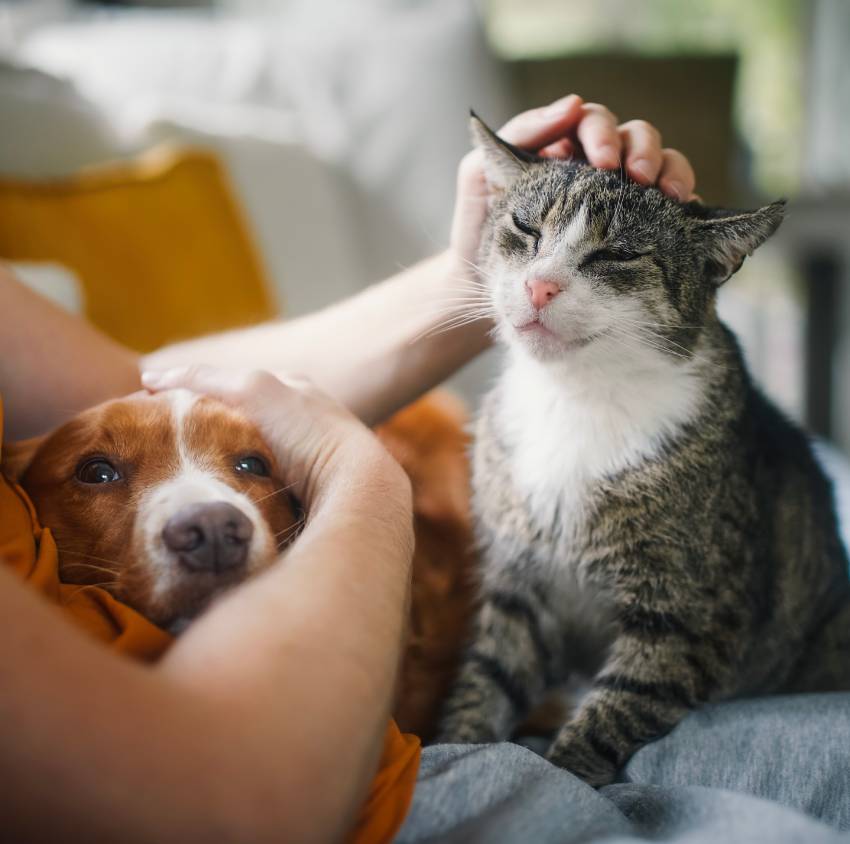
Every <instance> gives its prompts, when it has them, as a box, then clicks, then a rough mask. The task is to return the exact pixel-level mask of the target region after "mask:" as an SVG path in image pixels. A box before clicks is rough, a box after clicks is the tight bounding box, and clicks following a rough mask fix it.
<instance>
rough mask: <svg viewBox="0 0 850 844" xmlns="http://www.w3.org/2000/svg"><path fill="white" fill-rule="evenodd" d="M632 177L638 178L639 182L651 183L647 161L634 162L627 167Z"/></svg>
mask: <svg viewBox="0 0 850 844" xmlns="http://www.w3.org/2000/svg"><path fill="white" fill-rule="evenodd" d="M629 169H630V170H631V171H632V174H633V175H636V176H638V177H639V179H640V181H642V182H645V183H646V184H649V183H650V182H651V181H652V167H651V165H650V163H649V162H648V161H644V160H640V161H634V162H632V163H631V164H630V165H629Z"/></svg>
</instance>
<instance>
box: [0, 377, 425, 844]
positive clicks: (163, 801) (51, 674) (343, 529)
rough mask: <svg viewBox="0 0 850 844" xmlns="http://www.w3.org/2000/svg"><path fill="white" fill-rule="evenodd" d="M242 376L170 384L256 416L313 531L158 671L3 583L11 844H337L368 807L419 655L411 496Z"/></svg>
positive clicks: (344, 441)
mask: <svg viewBox="0 0 850 844" xmlns="http://www.w3.org/2000/svg"><path fill="white" fill-rule="evenodd" d="M240 378H241V376H236V375H227V376H224V377H219V376H218V374H216V373H211V372H208V371H204V372H201V373H200V374H199V373H197V372H195V373H188V374H184V375H182V376H179V377H178V378H177V379H176V380H175V379H173V378H172V380H171V382H170V383H165V382H162V381H160V382H159V386H177V385H178V384H179V385H182V386H189V387H195V388H198V389H202V390H206V391H211V392H214V393H215V394H216V395H218V396H219V397H220V398H222V399H224V400H226V401H232V402H235V403H237V404H239V406H240V407H243V408H244V409H245V410H246V412H248V413H250V414H251V415H252V416H253V417H254V418H255V421H257V423H258V424H259V425H260V427H261V428H262V429H263V432H264V434H265V435H266V437H267V439H268V440H269V442H270V443H277V444H278V445H277V446H274V445H273V447H277V448H281V447H283V448H284V449H285V455H286V459H287V462H290V463H291V464H292V465H294V466H298V467H300V469H301V470H302V471H303V472H304V473H305V474H304V475H303V476H302V485H301V489H300V490H299V492H300V493H301V494H302V495H303V496H304V497H305V499H306V500H307V501H308V502H309V510H310V513H311V516H310V520H309V523H308V527H307V528H306V529H305V531H304V533H303V534H302V536H301V537H300V538H299V540H298V541H297V542H296V544H295V545H294V546H293V548H292V549H291V551H290V552H289V553H288V554H287V555H286V557H285V558H284V559H283V561H282V562H281V563H279V564H278V565H276V566H274V567H272V568H271V569H270V570H268V571H267V572H265V573H264V574H263V575H261V576H259V577H258V578H256V579H255V580H253V581H251V582H249V583H248V584H246V585H244V586H243V587H240V588H238V589H236V590H234V591H233V592H231V593H230V594H229V595H228V596H226V597H225V598H224V599H223V600H221V601H220V602H219V603H218V604H217V605H215V606H214V607H213V608H212V609H211V610H210V611H209V613H208V614H206V615H205V616H204V617H202V618H201V619H200V620H199V621H198V622H197V623H196V624H195V625H193V626H192V627H190V628H189V630H188V631H187V632H186V633H185V634H184V635H183V636H182V637H181V638H180V639H179V640H178V641H177V642H176V644H175V645H174V646H173V648H172V649H171V651H170V652H169V653H168V654H167V655H166V656H165V658H164V659H163V660H162V661H161V662H160V663H159V664H158V665H157V666H156V667H153V668H144V667H141V666H139V665H136V664H133V663H131V662H129V661H127V660H126V659H124V658H122V657H119V656H116V655H114V654H112V653H110V652H109V651H107V650H106V649H104V648H103V647H102V646H99V645H97V644H95V643H93V642H90V641H89V640H88V639H86V638H84V637H83V636H82V634H77V633H76V632H75V631H73V630H71V629H69V628H68V626H67V622H65V621H64V620H63V619H62V618H61V616H60V615H59V613H58V612H57V611H56V610H55V609H52V608H50V607H48V606H47V605H46V604H44V603H43V602H42V601H41V600H40V599H38V598H37V597H36V596H35V595H34V594H32V593H31V592H30V590H28V589H27V588H26V586H24V585H22V584H20V583H19V582H17V581H16V580H15V579H14V578H13V577H12V576H11V574H9V573H8V572H7V571H6V570H5V569H3V568H2V567H0V619H2V635H0V674H2V676H3V677H4V678H5V680H4V684H3V695H2V696H0V723H2V724H3V730H0V780H2V782H3V784H4V785H3V793H2V796H0V821H2V824H3V829H4V831H5V834H6V835H7V836H8V837H9V839H10V840H64V839H66V838H67V837H68V830H73V835H72V837H74V838H75V840H76V839H79V840H86V841H107V842H112V841H123V842H134V841H139V842H149V841H157V842H171V841H174V842H180V844H191V842H195V841H197V842H203V843H204V844H212V842H218V841H252V842H263V841H275V842H278V841H298V842H311V841H316V842H325V841H331V840H337V839H339V838H341V837H342V836H343V835H344V833H345V831H346V829H348V828H349V827H350V825H351V823H352V821H353V819H354V817H355V814H356V812H357V810H358V808H359V806H360V805H361V804H362V801H363V798H364V796H365V793H366V791H367V789H368V787H369V784H370V781H371V778H372V776H373V773H374V769H375V766H376V760H377V758H378V754H379V752H380V749H381V746H382V738H383V733H384V730H385V728H386V724H387V718H388V715H389V709H390V702H391V696H392V692H393V686H394V680H395V675H396V668H397V665H398V659H399V652H400V647H401V640H402V627H403V615H404V612H405V609H406V602H407V594H408V586H409V576H410V557H411V548H412V527H411V513H410V506H411V505H410V489H409V485H408V482H407V479H406V477H405V476H404V474H403V472H402V471H401V469H400V468H399V467H398V466H397V465H396V464H395V462H394V461H393V460H392V459H391V458H390V457H389V455H387V454H386V452H384V451H383V449H382V448H381V446H380V445H379V444H378V443H377V441H376V440H375V439H374V437H373V436H372V435H371V434H370V433H369V432H368V431H367V430H366V429H365V428H363V426H362V425H360V424H359V423H358V422H356V421H355V420H354V419H353V418H350V417H349V416H348V414H347V413H346V412H345V411H343V410H342V409H341V408H338V407H336V406H335V405H333V404H332V403H331V402H329V401H327V400H325V399H323V398H322V397H320V396H317V395H315V394H314V393H312V392H311V391H310V390H304V389H292V388H285V387H283V386H282V385H280V384H279V383H278V382H276V381H275V380H274V379H272V378H271V376H263V375H259V376H251V377H248V378H242V379H241V380H240ZM150 383H153V382H150ZM282 418H286V419H287V420H288V422H287V427H286V428H279V427H277V425H278V423H279V420H280V419H282ZM305 432H306V433H305ZM281 435H283V436H284V439H283V440H281ZM281 443H282V445H281Z"/></svg>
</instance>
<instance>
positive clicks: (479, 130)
mask: <svg viewBox="0 0 850 844" xmlns="http://www.w3.org/2000/svg"><path fill="white" fill-rule="evenodd" d="M469 133H470V135H471V136H472V143H473V145H474V146H476V147H477V148H478V149H480V150H481V151H482V153H483V154H484V176H485V177H486V179H487V182H488V184H489V185H490V187H491V188H492V189H493V190H494V191H497V192H501V191H505V190H507V189H508V188H509V187H510V186H511V185H512V184H513V183H514V182H515V181H516V180H517V179H518V178H519V177H520V176H521V175H522V174H523V173H524V172H525V170H526V169H527V167H528V166H529V165H530V164H532V163H534V162H535V161H540V159H539V158H538V157H537V156H535V155H532V154H531V153H528V152H526V151H525V150H522V149H520V148H519V147H515V146H514V145H513V144H509V143H508V142H507V141H505V140H503V139H502V138H500V137H499V136H498V135H497V134H496V133H495V132H494V131H493V130H492V129H491V128H490V127H489V126H488V125H487V124H486V123H485V122H484V121H483V120H482V119H481V118H480V117H479V116H478V115H477V114H476V113H475V112H474V111H471V110H470V112H469Z"/></svg>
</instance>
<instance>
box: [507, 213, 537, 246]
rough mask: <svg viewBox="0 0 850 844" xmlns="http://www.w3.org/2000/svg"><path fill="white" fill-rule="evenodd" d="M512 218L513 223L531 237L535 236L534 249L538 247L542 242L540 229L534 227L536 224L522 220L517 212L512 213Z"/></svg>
mask: <svg viewBox="0 0 850 844" xmlns="http://www.w3.org/2000/svg"><path fill="white" fill-rule="evenodd" d="M511 220H512V221H513V224H514V225H515V226H516V227H517V228H518V229H519V230H520V231H521V232H522V233H523V234H527V235H529V237H533V238H534V249H535V250H536V249H537V244H538V243H539V242H540V229H536V228H534V226H532V225H530V224H529V223H526V222H525V221H524V220H521V219H520V218H519V217H518V216H517V215H516V213H514V214H511Z"/></svg>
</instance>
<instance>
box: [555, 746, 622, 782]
mask: <svg viewBox="0 0 850 844" xmlns="http://www.w3.org/2000/svg"><path fill="white" fill-rule="evenodd" d="M546 758H547V759H548V760H549V761H550V762H551V763H552V764H553V765H557V766H558V767H559V768H564V769H566V770H567V771H569V772H570V773H571V774H575V775H576V776H577V777H578V778H579V779H582V780H584V781H585V782H586V783H587V784H588V785H591V786H593V787H594V788H600V787H602V786H603V785H609V784H610V783H611V782H613V781H614V778H615V777H616V775H617V766H616V765H613V764H612V763H611V762H610V761H609V760H607V759H605V758H603V757H602V756H600V755H599V754H597V753H594V752H593V751H591V750H586V749H584V748H583V747H581V745H579V744H578V743H570V744H561V743H559V742H557V741H556V742H555V744H553V745H552V747H550V748H549V752H548V753H547V754H546Z"/></svg>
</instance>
